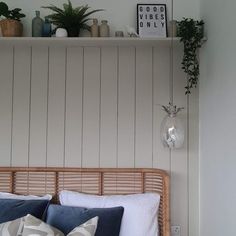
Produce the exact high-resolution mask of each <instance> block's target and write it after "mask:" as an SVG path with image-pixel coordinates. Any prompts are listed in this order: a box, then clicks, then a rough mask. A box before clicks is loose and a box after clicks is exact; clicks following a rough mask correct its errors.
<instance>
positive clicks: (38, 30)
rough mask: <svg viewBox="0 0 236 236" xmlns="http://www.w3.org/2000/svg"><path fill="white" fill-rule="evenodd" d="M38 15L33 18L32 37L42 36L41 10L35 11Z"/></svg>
mask: <svg viewBox="0 0 236 236" xmlns="http://www.w3.org/2000/svg"><path fill="white" fill-rule="evenodd" d="M35 13H36V16H35V17H34V18H33V20H32V37H42V34H43V23H44V22H43V19H41V18H40V11H35Z"/></svg>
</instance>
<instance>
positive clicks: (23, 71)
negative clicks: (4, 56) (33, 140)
mask: <svg viewBox="0 0 236 236" xmlns="http://www.w3.org/2000/svg"><path fill="white" fill-rule="evenodd" d="M30 77H31V48H30V47H16V48H15V62H14V88H13V93H14V94H13V97H14V100H13V127H12V128H13V130H12V131H13V132H12V165H14V166H27V165H28V154H29V153H28V151H29V122H30V120H29V114H30V109H29V108H30V79H31V78H30Z"/></svg>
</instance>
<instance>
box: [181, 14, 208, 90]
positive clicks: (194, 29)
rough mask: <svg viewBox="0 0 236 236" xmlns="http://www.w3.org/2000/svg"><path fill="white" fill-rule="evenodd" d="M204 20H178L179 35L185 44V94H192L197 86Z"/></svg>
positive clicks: (183, 67)
mask: <svg viewBox="0 0 236 236" xmlns="http://www.w3.org/2000/svg"><path fill="white" fill-rule="evenodd" d="M203 27H204V22H203V21H202V20H201V21H196V20H194V19H191V18H184V19H183V20H182V21H180V22H178V36H179V37H180V41H181V42H182V43H183V44H184V56H183V60H182V69H183V70H184V72H185V73H186V74H187V85H186V87H185V89H186V91H185V94H190V93H191V89H192V88H193V87H196V86H197V83H198V78H199V61H198V56H197V50H198V49H199V48H200V47H201V46H202V39H203V37H204V32H203V31H204V30H203Z"/></svg>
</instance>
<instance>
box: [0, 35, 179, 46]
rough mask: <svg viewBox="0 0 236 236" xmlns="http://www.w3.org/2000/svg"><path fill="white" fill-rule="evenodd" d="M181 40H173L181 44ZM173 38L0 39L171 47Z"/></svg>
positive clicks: (2, 41)
mask: <svg viewBox="0 0 236 236" xmlns="http://www.w3.org/2000/svg"><path fill="white" fill-rule="evenodd" d="M179 39H180V38H173V40H174V42H175V43H176V42H179ZM171 40H172V39H171V38H129V37H124V38H116V37H109V38H91V37H79V38H32V37H12V38H10V37H9V38H8V37H0V45H14V46H16V45H27V46H35V45H41V46H65V47H71V46H72V47H73V46H93V47H96V46H148V45H149V46H157V45H162V46H164V45H167V46H168V45H171Z"/></svg>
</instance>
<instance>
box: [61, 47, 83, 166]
mask: <svg viewBox="0 0 236 236" xmlns="http://www.w3.org/2000/svg"><path fill="white" fill-rule="evenodd" d="M66 71H67V85H66V117H65V118H66V120H65V125H66V126H65V165H66V166H70V167H74V166H80V164H81V144H82V132H81V131H82V101H83V99H82V95H83V87H82V86H83V48H68V49H67V69H66Z"/></svg>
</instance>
